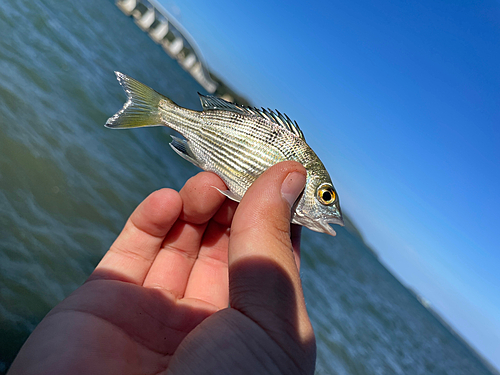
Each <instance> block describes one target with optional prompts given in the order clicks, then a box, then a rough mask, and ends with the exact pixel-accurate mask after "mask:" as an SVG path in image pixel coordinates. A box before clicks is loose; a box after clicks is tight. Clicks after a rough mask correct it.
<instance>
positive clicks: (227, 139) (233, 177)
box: [106, 72, 343, 235]
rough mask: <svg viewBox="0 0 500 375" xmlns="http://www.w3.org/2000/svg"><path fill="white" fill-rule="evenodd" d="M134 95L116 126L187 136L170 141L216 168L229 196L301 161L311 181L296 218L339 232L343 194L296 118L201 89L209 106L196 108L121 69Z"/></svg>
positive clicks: (180, 151) (294, 214) (188, 156)
mask: <svg viewBox="0 0 500 375" xmlns="http://www.w3.org/2000/svg"><path fill="white" fill-rule="evenodd" d="M116 76H117V78H118V81H119V82H120V84H121V85H122V86H123V88H124V90H125V92H126V94H127V96H128V100H127V102H126V103H125V104H124V106H123V108H122V109H121V110H120V111H118V112H117V113H116V114H115V115H114V116H112V117H111V118H109V119H108V121H107V122H106V126H107V127H109V128H115V129H124V128H135V127H141V126H159V125H164V126H168V127H170V128H171V129H173V130H175V131H177V132H178V133H180V134H181V135H182V136H183V137H184V138H185V140H181V139H179V138H177V137H174V136H172V137H173V140H172V142H171V143H170V146H171V147H172V148H173V149H174V151H175V152H176V153H177V154H179V155H180V156H181V157H183V158H184V159H186V160H188V161H190V162H191V163H193V164H195V165H196V166H198V167H200V168H202V169H204V170H207V171H211V172H214V173H216V174H217V175H218V176H219V177H220V178H221V179H222V180H223V181H224V183H225V184H226V186H227V188H228V190H226V191H221V193H223V194H225V195H226V196H227V197H228V198H230V199H233V200H235V201H238V202H239V201H240V200H241V199H242V198H243V196H244V194H245V192H246V191H247V190H248V188H249V187H250V186H251V185H252V183H253V182H254V181H255V180H256V179H257V178H258V177H259V176H260V175H261V174H262V173H263V172H264V171H265V170H267V169H268V168H269V167H271V166H272V165H274V164H277V163H279V162H281V161H285V160H294V161H297V162H299V163H301V164H302V165H303V166H304V167H305V169H306V171H307V178H306V186H305V188H304V191H303V192H302V194H301V195H300V197H299V198H298V199H297V201H296V202H295V204H294V205H293V207H292V212H291V215H290V221H291V222H292V223H295V224H300V225H304V226H306V227H308V228H310V229H312V230H314V231H318V232H324V233H328V234H331V235H335V231H334V230H333V228H332V227H331V226H330V225H329V224H331V223H334V224H339V225H343V219H342V212H341V210H340V202H339V198H338V194H337V192H336V190H335V188H334V186H333V184H332V181H331V179H330V176H329V174H328V172H327V171H326V169H325V167H324V165H323V163H322V162H321V160H320V159H319V158H318V156H317V155H316V154H315V153H314V151H313V150H312V149H311V148H310V147H309V146H308V144H307V143H306V141H305V138H304V134H303V133H302V131H301V130H300V128H299V127H298V125H297V123H296V122H292V121H291V120H290V118H289V117H288V116H287V115H284V114H281V113H280V112H279V111H276V112H274V111H271V110H269V109H267V110H266V109H257V108H250V107H242V106H238V105H236V104H233V103H230V102H227V101H225V100H223V99H220V98H216V97H213V96H205V95H201V94H200V99H201V103H202V107H203V111H201V112H199V111H193V110H190V109H187V108H183V107H180V106H178V105H177V104H175V103H174V102H173V101H172V100H170V99H168V98H167V97H165V96H163V95H161V94H159V93H158V92H156V91H154V90H152V89H151V88H149V87H147V86H145V85H143V84H142V83H140V82H138V81H136V80H134V79H133V78H131V77H128V76H126V75H125V74H123V73H119V72H116Z"/></svg>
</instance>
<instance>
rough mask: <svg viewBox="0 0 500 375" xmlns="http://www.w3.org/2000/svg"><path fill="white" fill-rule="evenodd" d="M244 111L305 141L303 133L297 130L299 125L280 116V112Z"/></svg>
mask: <svg viewBox="0 0 500 375" xmlns="http://www.w3.org/2000/svg"><path fill="white" fill-rule="evenodd" d="M244 109H245V110H246V111H247V112H248V113H250V114H252V115H254V116H260V117H263V118H265V119H266V120H269V121H271V122H273V123H275V124H277V125H279V126H281V127H283V128H285V129H287V130H289V131H291V132H292V133H293V134H295V135H296V136H297V137H299V138H302V139H303V140H304V141H305V140H306V139H305V137H304V133H302V130H300V128H299V124H297V121H292V120H290V118H289V117H288V116H287V115H285V114H282V113H281V112H280V111H278V110H276V112H277V113H275V112H274V111H272V110H270V109H269V108H268V109H265V108H262V109H258V108H254V107H244Z"/></svg>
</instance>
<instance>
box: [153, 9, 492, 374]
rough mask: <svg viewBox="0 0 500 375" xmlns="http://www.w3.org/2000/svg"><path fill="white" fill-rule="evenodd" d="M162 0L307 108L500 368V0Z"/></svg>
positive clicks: (342, 165) (387, 242)
mask: <svg viewBox="0 0 500 375" xmlns="http://www.w3.org/2000/svg"><path fill="white" fill-rule="evenodd" d="M161 3H162V4H163V5H164V6H165V7H166V9H167V10H169V11H170V12H171V13H175V14H176V15H177V17H178V19H179V20H180V22H181V23H182V24H183V25H184V26H185V28H186V29H187V30H188V31H189V32H190V33H191V35H192V36H193V37H194V39H195V40H196V42H197V43H198V45H199V47H200V49H201V50H202V52H203V54H204V56H205V59H206V60H207V62H208V64H209V66H210V67H211V69H212V70H214V71H215V72H216V73H218V74H219V75H220V76H222V77H224V78H225V79H226V80H227V81H228V82H229V83H230V84H231V85H232V86H233V88H234V89H236V90H237V91H239V92H240V93H241V94H243V95H245V96H247V97H248V98H249V99H250V100H251V101H252V102H253V103H254V104H255V105H256V106H265V107H270V108H277V109H279V110H280V111H281V112H285V113H287V114H288V115H289V116H290V117H291V118H292V119H295V120H297V122H298V123H299V125H300V126H301V128H302V130H303V131H304V133H305V134H306V139H307V140H308V143H309V144H310V145H311V146H312V147H313V149H314V150H315V151H316V152H317V153H318V154H319V156H320V157H321V159H322V160H323V162H324V163H325V165H326V166H327V169H328V170H329V171H330V174H331V175H332V178H333V180H334V183H335V185H336V187H337V190H338V192H339V195H340V198H341V202H342V206H343V209H344V211H346V212H347V213H348V215H349V216H350V217H351V218H352V219H353V220H354V222H355V223H356V224H357V226H358V227H359V229H360V230H361V232H362V233H363V235H364V236H365V238H366V240H367V242H368V243H369V244H370V245H371V246H372V247H373V248H374V249H375V250H376V251H377V253H378V254H379V255H380V257H381V260H382V261H383V262H384V264H386V265H387V266H388V267H389V268H390V269H391V270H392V271H393V272H394V273H395V274H396V275H397V276H398V278H400V280H402V281H403V282H404V283H406V284H407V285H408V286H410V287H412V288H413V289H414V290H416V291H417V292H419V293H420V294H421V295H423V296H424V297H425V298H427V299H428V300H429V301H430V302H431V304H432V305H433V306H434V308H436V309H437V310H438V311H439V312H440V313H441V314H442V315H443V316H444V317H445V318H446V319H447V320H448V321H449V322H450V323H451V324H452V326H454V327H455V328H456V329H457V330H458V331H459V332H460V333H461V334H462V335H463V336H464V337H465V338H467V340H468V341H469V342H470V343H472V345H473V346H474V347H476V348H477V349H479V351H480V352H481V353H482V354H483V355H484V356H485V357H486V358H488V359H489V360H490V362H492V363H493V364H495V365H496V367H499V368H500V356H499V355H498V353H500V293H499V291H500V271H499V265H500V251H499V250H500V240H499V238H500V236H499V233H498V232H499V231H500V226H499V224H500V220H499V219H498V216H499V214H500V204H499V198H498V195H499V194H498V193H497V190H498V189H499V185H500V168H499V164H500V129H499V126H500V69H499V67H500V2H498V1H483V2H470V1H469V2H464V1H440V0H438V1H421V2H404V1H393V2H388V1H377V2H373V1H349V2H338V1H315V2H312V3H310V4H306V2H298V1H274V2H270V1H262V0H253V1H251V2H235V1H226V0H221V1H208V2H207V1H200V0H183V1H182V2H180V1H179V2H174V1H172V0H162V1H161ZM495 353H496V355H495Z"/></svg>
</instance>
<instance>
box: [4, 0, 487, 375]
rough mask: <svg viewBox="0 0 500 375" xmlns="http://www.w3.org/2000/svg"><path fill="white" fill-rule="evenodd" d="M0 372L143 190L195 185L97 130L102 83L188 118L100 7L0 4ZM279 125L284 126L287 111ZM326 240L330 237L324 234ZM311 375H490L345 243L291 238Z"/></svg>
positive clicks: (191, 90)
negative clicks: (138, 86)
mask: <svg viewBox="0 0 500 375" xmlns="http://www.w3.org/2000/svg"><path fill="white" fill-rule="evenodd" d="M0 35H2V37H1V38H0V372H5V371H6V369H7V368H8V366H9V364H10V362H11V361H12V360H13V358H14V356H15V354H16V353H17V351H18V350H19V348H20V346H21V345H22V343H23V342H24V340H25V339H26V337H27V336H28V334H29V333H30V332H31V331H32V330H33V328H34V327H35V326H36V324H37V323H38V322H39V321H40V320H41V319H42V318H43V316H44V315H45V314H46V313H47V312H48V310H50V309H51V308H52V307H53V306H54V305H55V304H57V303H58V302H59V301H61V300H62V299H63V298H64V297H65V296H67V295H68V294H69V293H70V292H71V291H73V290H74V289H75V288H76V287H78V286H79V285H80V284H81V283H82V282H83V281H84V280H85V278H86V277H87V276H88V275H89V274H90V272H91V271H92V269H93V267H94V266H95V265H96V264H97V262H98V261H99V260H100V258H101V257H102V255H103V254H104V252H105V251H106V250H107V248H108V247H109V245H110V244H111V242H112V241H113V239H114V238H115V237H116V235H117V234H118V232H119V231H120V230H121V227H122V226H123V224H124V222H125V220H126V218H127V217H128V215H129V214H130V213H131V212H132V210H133V209H134V208H135V206H136V205H137V204H138V203H139V202H140V201H142V200H143V199H144V198H145V197H146V196H147V195H148V194H149V193H150V192H152V191H154V190H156V189H158V188H160V187H165V186H166V187H173V188H175V189H179V188H180V187H181V186H182V185H183V184H184V182H185V181H186V180H187V179H188V178H189V177H190V176H192V175H194V174H195V173H197V171H198V170H197V169H196V168H195V167H194V166H192V165H191V164H189V163H187V162H186V161H184V160H182V159H181V158H179V157H178V156H177V155H176V154H175V153H173V152H172V150H171V149H170V147H169V146H168V142H169V141H170V136H169V132H168V131H165V130H164V129H159V128H147V129H137V130H132V131H110V130H107V129H105V128H104V127H103V124H104V123H105V121H106V119H107V118H108V117H109V116H110V115H112V114H113V113H114V112H115V111H116V110H117V109H118V108H120V107H121V105H122V104H123V101H124V94H123V92H122V89H121V88H120V86H119V85H118V84H117V82H116V80H115V77H114V74H113V71H114V70H119V71H122V72H125V73H127V74H129V75H131V76H133V77H135V78H136V79H138V80H140V81H142V82H144V83H147V84H149V85H151V86H153V87H154V88H155V89H157V90H158V91H160V92H162V93H164V94H165V95H167V96H169V97H170V98H172V99H173V100H174V101H175V102H177V103H178V104H180V105H183V106H187V107H190V108H194V109H200V105H199V102H198V96H197V94H196V92H197V91H200V92H204V90H203V88H202V87H200V86H199V85H198V84H197V83H196V82H195V81H194V80H193V79H192V78H191V76H190V75H189V74H187V73H186V72H185V71H184V70H182V69H181V68H180V67H179V66H178V64H177V63H176V62H175V61H173V60H172V59H170V58H169V57H168V56H167V55H166V54H165V53H164V52H163V50H162V49H161V48H160V47H159V46H157V45H156V44H154V42H152V41H151V40H150V39H149V37H148V36H147V35H146V34H145V33H143V32H142V31H140V29H139V28H138V27H137V26H136V25H135V24H134V22H133V21H132V19H130V18H128V17H126V16H125V15H123V14H122V13H121V12H120V11H119V10H118V8H117V7H116V6H115V5H114V3H113V2H111V1H108V0H101V1H97V0H88V1H83V2H73V1H56V0H43V1H40V0H38V1H37V0H29V1H28V0H2V1H1V2H0ZM290 115H293V114H292V113H290ZM336 230H337V228H336ZM304 232H305V233H304V239H303V248H304V251H303V254H304V256H303V257H304V258H303V259H304V260H303V270H302V274H303V281H304V289H305V293H306V299H307V304H308V310H309V313H310V315H311V318H312V320H313V324H314V327H315V331H316V336H317V339H318V363H317V373H318V374H490V372H489V371H488V370H487V369H486V367H485V366H484V365H483V364H482V363H481V362H480V360H479V359H478V358H477V356H476V355H475V354H474V353H473V352H472V351H470V350H469V349H468V347H467V346H466V345H464V344H463V343H462V342H461V341H460V340H459V339H457V338H456V336H455V335H453V334H452V333H451V332H450V331H448V330H447V329H446V328H445V327H444V326H443V325H442V324H441V323H440V322H439V321H438V320H437V319H436V318H435V317H434V316H433V315H432V314H431V313H430V312H429V311H428V310H427V309H425V308H424V307H423V306H422V305H421V304H420V303H419V302H418V301H417V300H416V298H415V297H414V296H413V295H412V294H411V293H410V292H409V291H408V290H406V289H405V288H404V287H403V286H402V285H401V284H400V283H399V282H398V281H397V280H396V279H395V278H394V277H393V276H392V275H391V274H390V273H389V272H387V270H386V269H385V268H384V267H383V266H382V265H381V264H380V263H379V262H378V260H377V259H376V257H374V255H373V254H372V253H371V251H370V250H369V249H368V248H366V246H365V245H364V244H363V242H362V241H361V240H360V239H359V238H358V237H357V236H355V235H353V234H351V233H349V232H348V231H346V230H345V229H343V228H340V229H338V236H337V237H336V238H331V237H329V236H326V235H322V234H318V233H313V232H310V231H304Z"/></svg>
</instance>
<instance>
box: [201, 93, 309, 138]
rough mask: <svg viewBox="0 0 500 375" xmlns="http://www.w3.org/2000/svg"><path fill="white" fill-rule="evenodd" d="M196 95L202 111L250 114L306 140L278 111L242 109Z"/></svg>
mask: <svg viewBox="0 0 500 375" xmlns="http://www.w3.org/2000/svg"><path fill="white" fill-rule="evenodd" d="M198 95H199V96H200V100H201V106H202V107H203V110H204V111H206V110H214V109H217V110H222V111H231V112H236V113H239V114H251V115H254V116H258V117H263V118H265V119H266V120H269V121H271V122H272V123H274V124H276V125H279V126H281V127H282V128H284V129H287V130H288V131H290V132H292V133H293V134H295V135H296V136H297V137H299V138H302V139H303V140H304V141H305V140H306V138H305V137H304V133H302V130H300V128H299V124H297V121H292V120H290V118H289V117H288V116H287V115H285V114H281V112H280V111H278V110H276V113H275V112H274V111H272V110H271V109H269V108H268V109H265V108H262V109H258V108H255V107H244V106H239V105H237V104H234V103H231V102H228V101H226V100H224V99H221V98H217V97H215V96H212V95H203V94H200V93H198Z"/></svg>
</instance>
